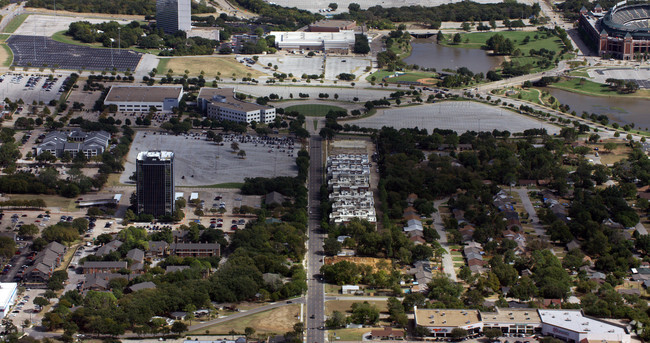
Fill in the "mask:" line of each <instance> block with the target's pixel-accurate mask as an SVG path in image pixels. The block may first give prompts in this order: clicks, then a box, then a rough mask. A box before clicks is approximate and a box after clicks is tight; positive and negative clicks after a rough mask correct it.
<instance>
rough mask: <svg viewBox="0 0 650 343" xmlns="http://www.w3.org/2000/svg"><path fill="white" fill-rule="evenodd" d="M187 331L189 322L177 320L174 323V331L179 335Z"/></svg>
mask: <svg viewBox="0 0 650 343" xmlns="http://www.w3.org/2000/svg"><path fill="white" fill-rule="evenodd" d="M185 331H187V324H185V323H183V322H181V321H178V320H177V321H175V322H174V324H173V325H172V332H173V333H176V334H177V335H180V334H181V333H183V332H185Z"/></svg>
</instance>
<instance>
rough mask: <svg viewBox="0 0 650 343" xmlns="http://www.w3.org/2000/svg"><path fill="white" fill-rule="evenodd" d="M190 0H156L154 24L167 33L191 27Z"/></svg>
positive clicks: (187, 29)
mask: <svg viewBox="0 0 650 343" xmlns="http://www.w3.org/2000/svg"><path fill="white" fill-rule="evenodd" d="M190 1H191V0H157V1H156V25H158V27H159V28H161V29H162V30H163V31H165V33H167V34H174V33H175V32H176V31H178V30H181V31H189V30H191V29H192V6H191V4H190Z"/></svg>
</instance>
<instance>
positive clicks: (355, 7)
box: [348, 2, 361, 12]
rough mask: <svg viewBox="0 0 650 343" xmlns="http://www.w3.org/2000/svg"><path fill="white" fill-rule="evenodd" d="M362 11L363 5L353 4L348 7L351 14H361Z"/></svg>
mask: <svg viewBox="0 0 650 343" xmlns="http://www.w3.org/2000/svg"><path fill="white" fill-rule="evenodd" d="M360 9H361V5H359V4H357V3H354V2H352V3H350V4H349V5H348V11H350V12H359V10H360Z"/></svg>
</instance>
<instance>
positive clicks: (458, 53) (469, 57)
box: [404, 38, 503, 74]
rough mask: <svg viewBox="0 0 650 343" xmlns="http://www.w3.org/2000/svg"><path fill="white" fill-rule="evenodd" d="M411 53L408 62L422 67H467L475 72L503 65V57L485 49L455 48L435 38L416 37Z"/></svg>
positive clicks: (406, 59)
mask: <svg viewBox="0 0 650 343" xmlns="http://www.w3.org/2000/svg"><path fill="white" fill-rule="evenodd" d="M411 46H412V47H413V49H412V51H411V55H410V56H409V57H407V58H405V59H404V62H406V63H407V64H417V65H419V66H420V67H426V68H436V70H438V71H442V70H443V69H445V68H447V69H453V70H456V69H458V68H460V67H467V68H469V70H471V71H473V72H474V73H484V74H485V73H487V72H488V71H490V70H492V69H495V68H496V67H498V66H500V65H501V62H502V61H503V58H502V57H497V56H490V55H488V54H486V53H485V51H484V50H479V49H467V48H453V47H448V46H443V45H439V44H438V43H436V42H435V40H434V39H431V38H429V39H415V40H413V41H412V42H411Z"/></svg>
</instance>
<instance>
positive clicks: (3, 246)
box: [0, 236, 16, 259]
mask: <svg viewBox="0 0 650 343" xmlns="http://www.w3.org/2000/svg"><path fill="white" fill-rule="evenodd" d="M15 254H16V242H15V241H14V240H13V239H11V238H9V237H6V236H0V256H2V257H3V258H6V259H10V258H12V257H14V255H15Z"/></svg>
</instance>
